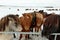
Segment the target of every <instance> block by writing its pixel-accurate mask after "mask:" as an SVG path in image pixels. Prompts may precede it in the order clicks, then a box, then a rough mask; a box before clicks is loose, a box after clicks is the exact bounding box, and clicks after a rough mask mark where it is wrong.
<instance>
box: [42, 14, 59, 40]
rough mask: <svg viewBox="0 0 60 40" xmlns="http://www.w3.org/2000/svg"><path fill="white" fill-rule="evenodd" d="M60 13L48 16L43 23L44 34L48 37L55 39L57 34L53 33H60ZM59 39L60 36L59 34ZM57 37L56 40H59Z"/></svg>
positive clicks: (51, 39)
mask: <svg viewBox="0 0 60 40" xmlns="http://www.w3.org/2000/svg"><path fill="white" fill-rule="evenodd" d="M59 24H60V15H57V14H55V15H50V16H49V17H47V18H46V20H45V22H44V25H43V31H42V35H43V36H45V37H47V38H48V39H49V40H54V37H55V35H51V34H52V33H60V25H59ZM57 37H58V38H57V39H58V40H59V38H60V37H59V36H57ZM57 39H56V40H57Z"/></svg>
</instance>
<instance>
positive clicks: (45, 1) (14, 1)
mask: <svg viewBox="0 0 60 40" xmlns="http://www.w3.org/2000/svg"><path fill="white" fill-rule="evenodd" d="M59 4H60V0H0V5H15V6H60V5H59Z"/></svg>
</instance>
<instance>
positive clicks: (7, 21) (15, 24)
mask: <svg viewBox="0 0 60 40" xmlns="http://www.w3.org/2000/svg"><path fill="white" fill-rule="evenodd" d="M19 22H20V21H19V16H18V15H13V14H9V15H7V16H4V17H3V18H1V20H0V32H20V30H21V25H20V23H19ZM12 35H13V37H14V38H16V35H15V34H4V33H0V39H1V40H11V38H12ZM6 37H8V38H6ZM4 38H5V39H4Z"/></svg>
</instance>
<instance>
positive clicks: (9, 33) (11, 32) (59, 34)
mask: <svg viewBox="0 0 60 40" xmlns="http://www.w3.org/2000/svg"><path fill="white" fill-rule="evenodd" d="M0 33H4V34H14V33H17V34H18V33H19V34H40V35H41V32H0ZM51 35H55V38H54V40H56V38H57V35H60V33H53V34H51ZM42 40H43V38H42ZM44 40H45V39H44Z"/></svg>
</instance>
